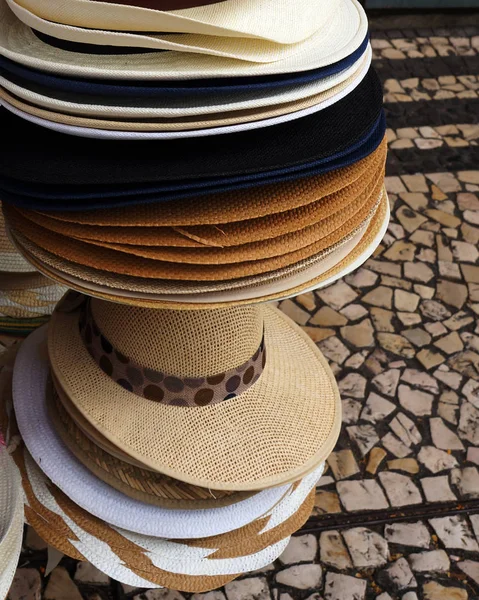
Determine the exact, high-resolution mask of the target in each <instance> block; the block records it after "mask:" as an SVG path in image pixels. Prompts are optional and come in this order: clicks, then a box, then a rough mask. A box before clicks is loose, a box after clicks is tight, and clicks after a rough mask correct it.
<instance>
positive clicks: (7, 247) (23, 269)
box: [0, 201, 34, 287]
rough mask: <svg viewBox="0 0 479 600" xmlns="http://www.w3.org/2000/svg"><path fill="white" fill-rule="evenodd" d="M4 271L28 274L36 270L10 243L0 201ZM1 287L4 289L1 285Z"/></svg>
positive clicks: (0, 260) (0, 250) (0, 252)
mask: <svg viewBox="0 0 479 600" xmlns="http://www.w3.org/2000/svg"><path fill="white" fill-rule="evenodd" d="M2 271H5V272H9V273H28V272H32V271H34V269H33V267H32V265H31V264H29V263H28V262H27V261H26V260H25V259H24V258H23V256H22V255H21V254H20V253H19V252H18V250H17V249H16V248H15V246H14V245H13V244H12V242H11V241H10V239H9V237H8V235H7V231H6V229H5V221H4V219H3V212H2V203H1V201H0V272H2ZM0 287H2V286H1V284H0Z"/></svg>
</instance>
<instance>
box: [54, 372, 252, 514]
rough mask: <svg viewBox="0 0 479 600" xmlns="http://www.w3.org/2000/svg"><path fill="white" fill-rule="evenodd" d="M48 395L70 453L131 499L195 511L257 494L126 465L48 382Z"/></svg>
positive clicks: (56, 426) (107, 442)
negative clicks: (78, 420) (210, 486)
mask: <svg viewBox="0 0 479 600" xmlns="http://www.w3.org/2000/svg"><path fill="white" fill-rule="evenodd" d="M47 395H48V397H47V404H48V409H49V415H50V418H51V420H52V422H53V424H54V426H55V429H56V430H57V432H58V434H59V435H60V437H61V438H62V440H63V442H64V443H65V445H66V446H67V447H68V448H69V450H70V451H71V452H72V453H73V454H74V455H75V456H76V458H78V460H79V461H80V462H81V463H83V464H84V465H85V466H86V467H87V468H88V469H89V470H90V471H92V473H94V474H95V475H96V476H97V477H99V478H100V479H102V480H103V481H105V483H108V484H109V485H111V486H112V487H114V488H116V489H117V490H119V491H120V492H123V493H124V494H126V495H127V496H130V497H131V498H136V499H137V500H141V501H142V502H147V503H148V504H154V505H157V506H163V507H164V508H176V509H183V510H185V509H192V510H195V509H201V508H212V507H220V506H229V505H230V504H234V503H236V502H239V501H240V500H244V499H245V498H248V497H249V496H251V495H252V494H253V493H254V492H228V491H225V490H211V489H207V488H201V487H198V486H194V485H190V484H188V483H184V482H182V481H178V480H177V479H172V478H171V477H167V476H166V475H162V474H161V473H157V472H155V471H151V470H148V469H144V468H142V467H138V466H135V465H133V464H130V463H129V462H125V461H124V460H122V459H121V458H118V457H115V456H114V455H112V454H110V453H109V452H108V451H105V450H104V449H102V447H101V446H103V445H105V446H110V447H111V446H112V444H111V442H109V441H108V440H105V438H103V436H101V434H99V432H97V431H95V430H94V428H92V427H91V425H90V427H89V431H90V432H91V433H92V434H93V435H92V436H90V435H85V433H84V432H83V431H82V429H81V427H79V426H78V424H77V423H76V422H75V421H74V420H73V418H72V417H71V415H70V414H69V411H70V410H71V406H70V407H69V408H68V409H67V408H66V403H65V402H68V403H69V404H70V405H71V404H72V403H71V402H69V400H68V399H67V397H66V394H65V393H64V392H63V390H61V389H60V388H59V385H58V384H57V385H55V384H54V383H53V380H51V381H50V382H49V385H48V390H47ZM72 406H73V408H75V407H74V405H72ZM77 412H78V411H77ZM80 415H81V413H80ZM83 420H85V419H84V417H83ZM87 423H88V421H87ZM87 426H88V425H87ZM92 430H93V431H92ZM92 437H94V439H93V440H92ZM99 437H100V438H103V439H102V444H101V446H100V445H99V444H98V443H97V440H98V438H99ZM118 453H121V450H120V449H118Z"/></svg>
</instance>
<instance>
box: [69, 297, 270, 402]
mask: <svg viewBox="0 0 479 600" xmlns="http://www.w3.org/2000/svg"><path fill="white" fill-rule="evenodd" d="M79 327H80V335H81V337H82V340H83V343H84V345H85V347H86V349H87V350H88V352H89V354H90V356H91V357H92V358H93V360H94V361H95V362H96V364H97V365H98V366H99V367H100V369H101V370H102V371H103V372H104V373H105V374H106V375H108V377H110V378H111V379H113V380H114V381H116V383H118V384H119V385H121V386H122V387H123V388H125V389H126V390H128V391H129V392H132V393H133V394H136V395H137V396H141V397H143V398H146V399H147V400H153V401H154V402H160V403H161V404H168V405H171V406H209V405H212V404H217V403H218V402H223V401H224V400H230V399H231V398H235V397H236V396H239V395H240V394H242V393H243V392H245V391H246V390H247V389H248V388H249V387H251V386H252V385H253V384H255V383H256V382H257V381H258V379H259V378H260V377H261V374H262V372H263V369H264V366H265V364H266V347H265V340H264V334H263V338H262V340H261V343H260V345H259V347H258V349H257V350H256V352H255V353H254V354H253V356H251V358H249V359H248V360H247V361H246V362H244V363H243V364H242V365H240V366H238V367H235V368H233V369H230V370H228V371H225V372H223V373H218V374H216V375H210V376H208V377H183V378H181V377H177V376H175V375H169V374H167V373H163V372H162V371H156V370H154V369H150V368H148V367H144V366H142V365H140V364H138V363H137V362H135V361H134V360H133V359H131V358H128V357H127V356H125V355H124V354H122V353H121V352H118V350H116V349H115V348H114V347H113V344H111V342H109V340H107V338H106V337H105V336H104V335H103V334H102V332H101V331H100V328H99V327H98V325H97V324H96V322H95V319H94V317H93V313H92V310H91V305H90V300H89V299H88V301H87V302H86V303H85V304H84V305H83V307H82V312H81V316H80V320H79Z"/></svg>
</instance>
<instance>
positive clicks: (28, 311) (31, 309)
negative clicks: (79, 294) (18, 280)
mask: <svg viewBox="0 0 479 600" xmlns="http://www.w3.org/2000/svg"><path fill="white" fill-rule="evenodd" d="M65 291H66V290H65V287H63V286H60V285H55V284H53V285H47V286H46V287H41V288H31V289H11V290H5V291H2V290H0V315H2V316H4V317H11V318H14V319H30V318H34V317H38V316H43V315H49V314H51V313H52V311H53V309H54V308H55V304H56V303H57V302H58V301H59V300H60V298H61V297H62V296H63V294H64V293H65Z"/></svg>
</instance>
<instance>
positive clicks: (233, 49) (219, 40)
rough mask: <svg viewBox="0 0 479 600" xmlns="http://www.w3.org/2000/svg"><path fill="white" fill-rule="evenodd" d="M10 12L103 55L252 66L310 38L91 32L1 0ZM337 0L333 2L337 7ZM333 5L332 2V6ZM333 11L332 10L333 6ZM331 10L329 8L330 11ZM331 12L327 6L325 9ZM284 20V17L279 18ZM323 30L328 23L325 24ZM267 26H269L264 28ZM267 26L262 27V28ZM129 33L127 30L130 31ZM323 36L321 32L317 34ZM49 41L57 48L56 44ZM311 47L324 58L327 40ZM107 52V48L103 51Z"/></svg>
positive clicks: (302, 46) (281, 56) (284, 55)
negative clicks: (186, 57)
mask: <svg viewBox="0 0 479 600" xmlns="http://www.w3.org/2000/svg"><path fill="white" fill-rule="evenodd" d="M5 1H6V3H7V4H8V6H9V8H10V9H11V11H12V12H13V13H14V14H15V15H16V17H17V18H18V19H19V20H20V21H22V22H23V23H25V25H28V26H29V27H31V28H32V29H33V30H34V31H38V32H40V33H43V34H45V35H47V36H49V37H51V38H53V39H54V40H55V42H56V40H59V41H60V42H59V43H60V44H61V43H62V41H63V40H65V41H67V42H74V43H75V48H74V49H76V48H77V45H78V44H79V45H80V48H79V49H80V50H81V45H85V48H84V49H85V50H86V51H87V52H89V51H91V49H92V47H93V48H94V47H95V46H100V47H103V48H102V50H103V51H104V52H105V48H104V46H108V47H109V48H114V47H119V48H122V51H123V53H124V54H129V51H130V49H131V48H145V49H150V50H170V51H176V52H189V53H193V54H207V55H209V56H217V57H222V58H234V59H239V60H245V61H249V62H252V63H272V62H279V61H283V60H286V59H288V58H291V57H293V56H295V55H297V54H299V53H301V52H303V51H304V50H308V48H309V47H310V45H311V41H310V38H306V39H305V40H304V41H300V42H297V43H294V44H284V43H281V44H278V43H276V42H271V41H269V40H264V39H253V38H244V37H219V36H211V35H203V34H185V33H179V34H178V33H177V34H175V33H166V34H164V33H151V32H152V31H153V30H151V29H150V32H149V33H144V32H140V33H131V32H122V31H115V30H114V29H113V30H112V28H111V27H110V26H106V27H105V28H100V27H95V28H93V29H90V28H85V27H72V26H71V25H64V24H62V23H57V22H54V21H51V20H45V19H42V18H40V17H38V16H37V15H36V14H34V13H33V12H30V11H29V10H27V9H25V8H24V7H23V6H21V2H20V3H18V2H16V1H15V0H5ZM338 2H339V0H336V4H338ZM333 4H334V3H333ZM334 8H336V7H334ZM334 8H333V9H332V10H333V11H334ZM329 10H330V11H331V7H329ZM282 17H283V18H284V15H282ZM303 18H304V14H302V13H296V19H303ZM325 25H326V27H329V23H328V22H327V21H326V23H325ZM268 27H269V25H268ZM266 28H267V27H265V29H266ZM130 31H131V30H130ZM318 33H319V31H315V32H314V33H313V34H312V36H310V37H314V36H315V34H316V35H317V34H318ZM321 33H322V35H323V36H324V35H325V32H324V31H322V32H321ZM55 42H53V44H54V45H58V42H56V43H55ZM315 42H316V43H315V47H316V49H317V52H318V54H320V55H324V54H327V53H329V52H330V51H331V41H330V39H327V41H326V43H324V45H323V44H322V43H321V41H320V39H319V38H318V39H316V40H315ZM106 53H108V49H106Z"/></svg>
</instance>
